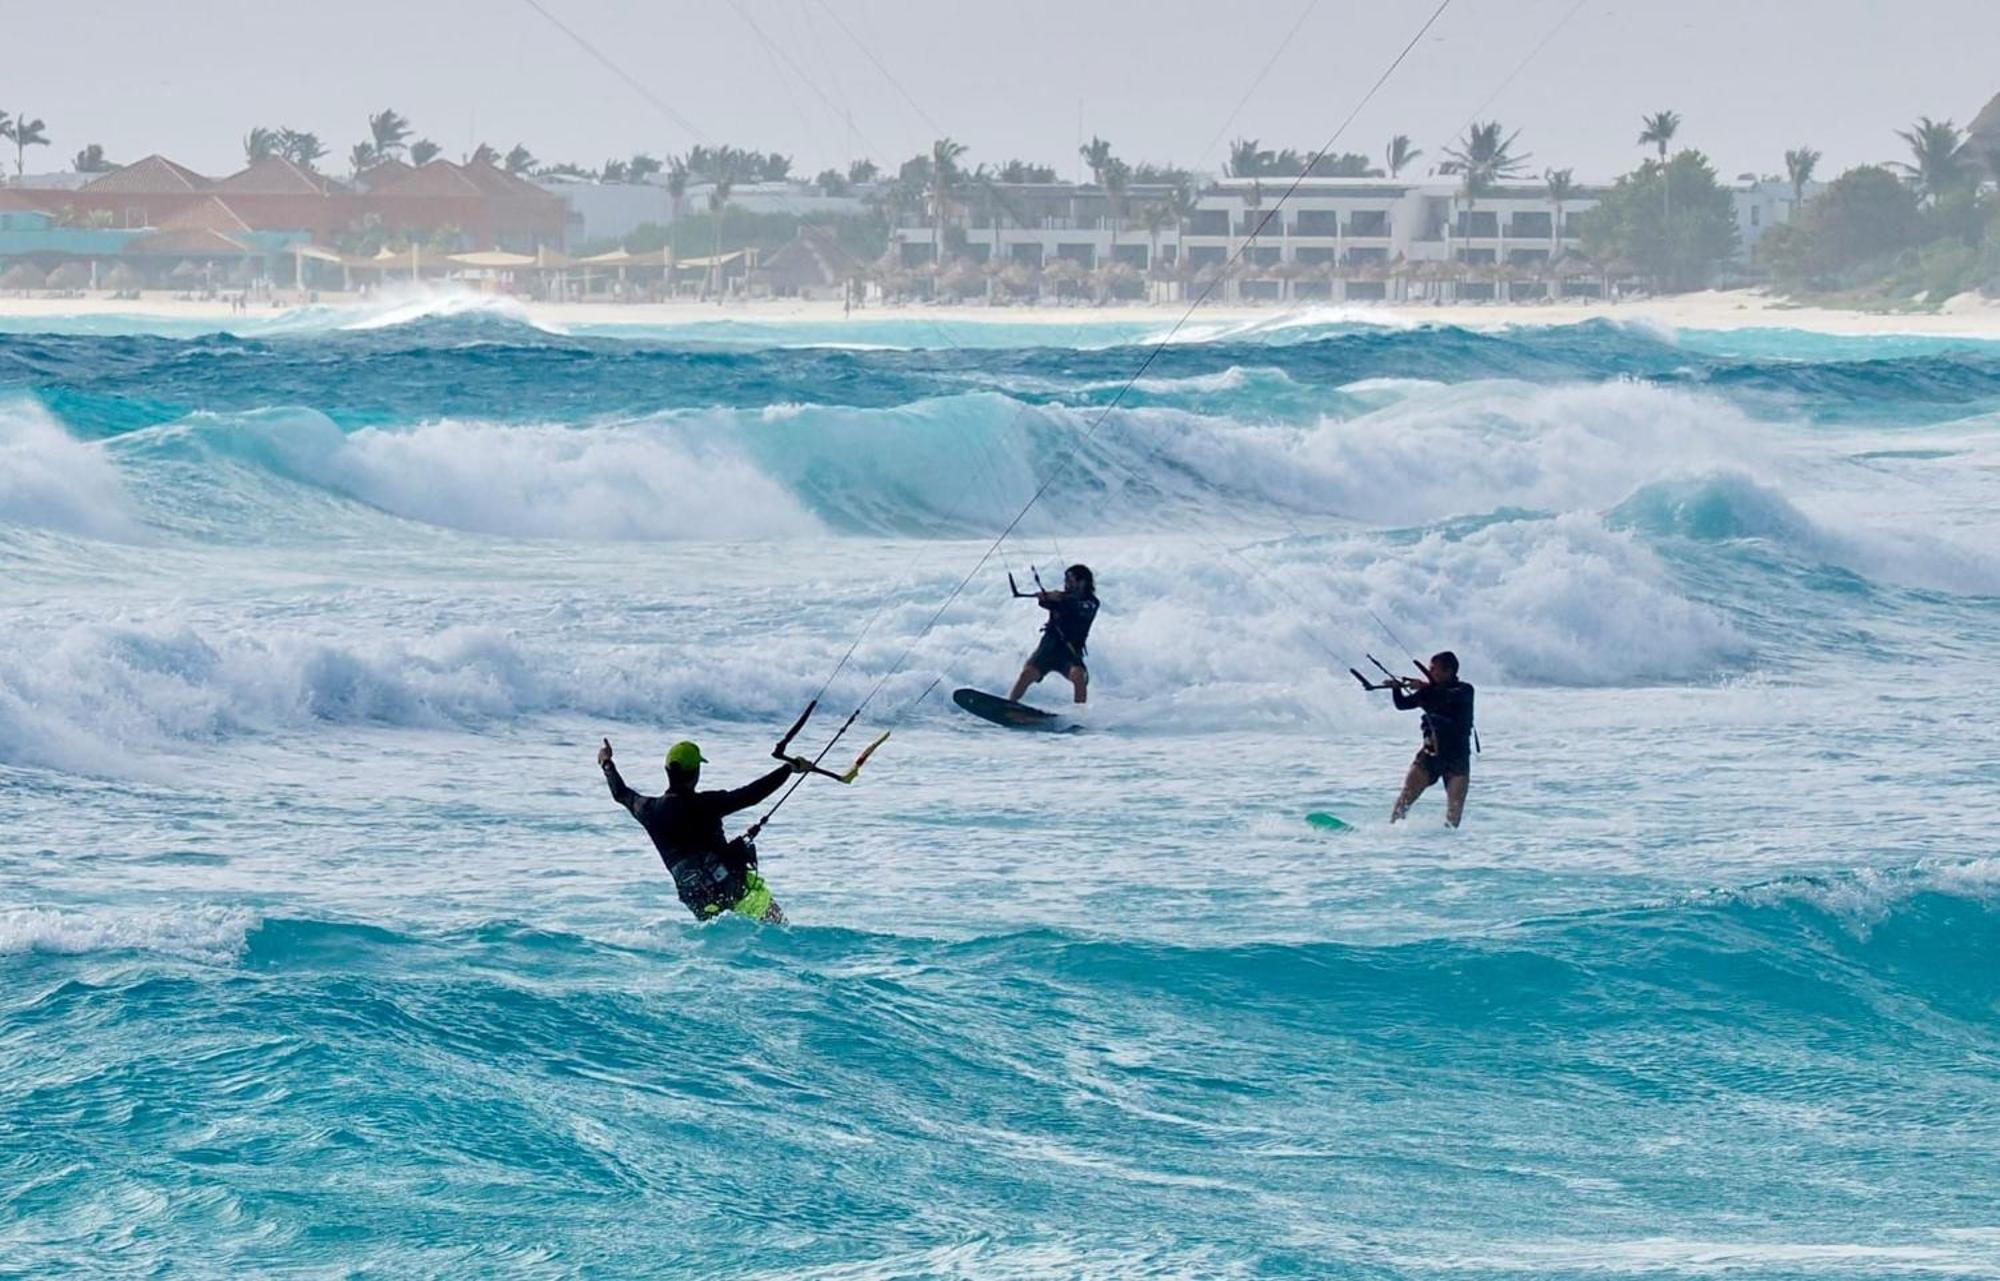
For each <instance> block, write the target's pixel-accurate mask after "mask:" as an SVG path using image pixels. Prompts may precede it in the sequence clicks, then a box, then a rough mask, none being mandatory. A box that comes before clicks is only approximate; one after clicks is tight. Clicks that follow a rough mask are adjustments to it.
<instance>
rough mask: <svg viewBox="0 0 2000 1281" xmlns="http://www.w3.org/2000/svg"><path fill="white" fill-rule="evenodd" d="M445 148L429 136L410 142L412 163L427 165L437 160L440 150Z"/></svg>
mask: <svg viewBox="0 0 2000 1281" xmlns="http://www.w3.org/2000/svg"><path fill="white" fill-rule="evenodd" d="M443 150H444V148H443V147H440V146H438V145H437V144H436V143H435V142H432V141H431V140H430V139H429V138H419V139H417V140H416V141H415V142H413V143H411V144H410V163H411V164H413V165H418V166H423V165H427V164H429V163H430V162H431V161H433V160H436V159H437V158H438V152H440V151H443Z"/></svg>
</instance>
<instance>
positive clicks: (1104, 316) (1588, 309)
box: [0, 290, 2000, 339]
mask: <svg viewBox="0 0 2000 1281" xmlns="http://www.w3.org/2000/svg"><path fill="white" fill-rule="evenodd" d="M432 296H434V297H446V296H448V297H451V298H453V299H455V300H467V299H470V298H472V297H473V295H470V294H467V293H465V292H463V291H454V292H451V293H449V294H446V293H444V292H443V291H438V292H436V293H434V294H433V295H432ZM321 305H323V306H336V307H352V308H354V309H355V311H356V316H357V319H361V318H364V317H376V316H379V315H380V314H381V313H382V312H384V311H385V310H386V309H389V308H391V307H398V306H416V307H417V308H418V309H421V306H422V303H421V298H420V296H416V295H408V294H406V295H400V296H395V297H390V298H376V299H373V300H364V299H361V298H359V297H354V298H346V299H343V298H339V297H337V296H334V295H324V294H323V295H322V296H321ZM519 305H520V306H521V307H522V308H523V310H524V311H525V312H526V314H527V315H528V317H529V318H530V319H532V320H534V321H535V322H536V323H538V324H547V325H552V326H555V327H563V326H568V325H692V324H701V323H703V322H710V321H716V320H728V321H737V322H744V321H748V322H752V323H757V322H767V323H775V324H785V323H793V324H797V323H812V324H828V325H832V324H839V323H840V322H841V320H842V314H841V305H840V304H839V303H838V302H802V301H797V300H761V301H754V302H731V303H726V304H723V305H721V306H718V305H716V304H714V303H697V302H670V303H630V304H624V303H526V304H519ZM1184 310H1185V307H1184V306H1183V305H1182V304H1178V303H1162V304H1141V305H1133V304H1124V305H1117V306H1107V307H1091V306H1076V307H983V306H945V305H940V306H927V305H922V304H914V305H909V306H901V307H883V306H871V307H867V308H864V309H859V310H857V311H855V312H854V316H853V319H855V320H857V321H864V322H866V321H882V320H896V319H909V320H917V321H925V322H932V323H937V324H943V325H950V324H966V325H977V324H981V323H985V324H1015V325H1018V324H1051V325H1088V324H1098V323H1127V324H1137V325H1151V326H1157V327H1158V328H1159V329H1161V330H1164V329H1165V328H1167V327H1168V326H1170V325H1171V324H1173V323H1174V322H1175V321H1177V320H1179V319H1180V318H1181V315H1182V313H1183V311H1184ZM281 314H282V309H276V308H271V307H268V306H253V307H252V308H251V309H250V311H249V313H248V315H247V317H246V316H239V315H238V314H237V313H234V312H232V311H231V310H230V307H229V305H228V304H227V303H225V302H191V301H185V300H182V299H179V298H176V297H174V296H173V295H172V294H169V293H158V294H148V295H147V296H145V297H144V298H141V299H138V300H132V299H118V300H113V299H111V298H109V297H90V298H0V317H4V318H7V319H11V320H28V321H32V320H35V319H40V318H57V317H107V318H108V317H133V318H142V319H161V320H177V321H189V320H215V321H218V322H220V323H219V324H218V325H217V328H227V327H228V322H229V321H231V320H232V319H247V320H248V321H250V322H252V323H253V324H254V323H256V322H260V321H264V320H268V319H272V318H274V317H277V316H280V315H281ZM1287 315H1312V316H1320V317H1324V318H1325V319H1327V320H1352V321H1357V322H1363V323H1365V322H1371V321H1372V322H1378V323H1382V324H1390V325H1407V324H1439V325H1461V326H1465V327H1467V328H1475V329H1491V328H1500V327H1505V326H1509V325H1569V324H1576V323H1579V322H1581V321H1586V320H1594V319H1614V320H1618V321H1622V322H1628V323H1639V324H1657V325H1663V326H1666V327H1669V328H1673V329H1711V330H1713V329H1756V328H1767V329H1802V330H1808V331H1811V332H1814V333H1823V334H1913V335H1927V336H1934V337H1958V338H1987V339H2000V300H1995V299H1986V298H1980V297H1978V296H1976V295H1972V294H1962V295H1960V296H1959V297H1957V298H1954V299H1952V300H1950V301H1949V302H1947V303H1946V304H1944V306H1943V307H1941V308H1940V309H1939V310H1938V311H1936V312H1925V313H1900V312H1898V313H1887V312H1867V311H1847V310H1838V309H1834V308H1829V307H1801V306H1796V305H1793V304H1791V303H1788V302H1785V301H1783V300H1782V299H1776V298H1772V297H1769V296H1767V295H1765V294H1763V293H1762V292H1760V291H1757V290H1733V291H1716V290H1711V291H1708V292H1704V293H1694V294H1681V295H1677V296H1674V297H1668V298H1659V299H1650V300H1646V301H1641V302H1626V303H1615V304H1605V303H1588V304H1586V303H1558V304H1519V305H1493V304H1470V303H1468V304H1458V305H1452V306H1441V307H1439V306H1427V305H1421V304H1401V303H1349V304H1344V305H1334V304H1325V303H1320V304H1301V305H1300V306H1298V307H1295V308H1291V309H1287V308H1283V307H1278V306H1270V305H1267V306H1240V305H1238V306H1225V305H1221V304H1208V305H1204V306H1203V307H1202V308H1201V309H1200V310H1199V311H1198V312H1196V313H1195V315H1194V316H1193V317H1192V318H1191V319H1190V321H1189V324H1190V325H1194V326H1201V327H1208V326H1213V325H1217V324H1237V323H1257V322H1265V323H1269V322H1274V321H1277V320H1279V319H1281V318H1284V317H1286V316H1287Z"/></svg>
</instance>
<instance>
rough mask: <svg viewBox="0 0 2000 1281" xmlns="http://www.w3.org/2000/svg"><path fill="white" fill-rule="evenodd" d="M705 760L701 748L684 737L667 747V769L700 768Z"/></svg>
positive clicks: (706, 759)
mask: <svg viewBox="0 0 2000 1281" xmlns="http://www.w3.org/2000/svg"><path fill="white" fill-rule="evenodd" d="M707 761H708V758H707V757H706V756H703V755H702V754H701V749H700V748H699V747H696V746H695V745H694V744H693V743H692V742H690V741H688V740H687V739H685V738H684V739H682V740H681V741H680V742H678V743H675V744H674V745H673V746H672V747H669V748H668V749H667V768H668V769H688V770H692V769H700V768H701V767H702V766H703V765H704V764H706V763H707Z"/></svg>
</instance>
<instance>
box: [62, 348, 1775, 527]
mask: <svg viewBox="0 0 2000 1281" xmlns="http://www.w3.org/2000/svg"><path fill="white" fill-rule="evenodd" d="M1337 394H1338V395H1340V396H1342V397H1345V398H1346V409H1347V412H1345V413H1322V414H1321V415H1320V416H1317V417H1315V418H1313V419H1311V420H1310V421H1305V422H1270V421H1262V422H1260V421H1247V422H1246V421H1242V420H1240V419H1238V418H1236V417H1233V416H1230V415H1229V414H1228V413H1226V412H1196V411H1194V410H1191V409H1187V408H1175V407H1170V406H1164V405H1163V406H1145V405H1135V406H1131V407H1125V408H1119V409H1115V410H1112V409H1108V408H1105V407H1093V406H1088V405H1069V404H1064V403H1061V402H1046V403H1044V402H1034V401H1022V400H1019V399H1016V398H1013V397H1011V396H1007V395H1003V394H1001V393H998V392H992V391H986V392H969V393H960V394H956V395H950V396H943V397H936V398H930V399H922V400H917V401H913V402H910V403H908V404H904V405H899V406H894V407H883V408H878V407H856V406H845V405H830V404H824V403H818V402H793V403H784V402H776V403H770V404H766V405H762V406H759V407H756V408H754V409H690V410H673V411H666V412H663V413H659V414H654V415H648V416H645V417H641V418H636V419H613V420H606V421H596V422H591V423H587V424H581V425H573V426H572V425H558V424H533V423H507V422H504V421H484V420H461V419H453V418H441V419H435V420H431V421H426V422H422V423H419V424H416V425H412V426H405V427H388V426H380V427H376V426H366V427H360V428H356V429H343V428H342V427H341V425H339V424H338V423H336V422H335V421H333V420H332V419H330V418H328V417H326V416H325V415H322V414H319V413H316V412H314V411H310V410H304V409H293V410H269V411H257V412H251V413H244V414H210V413H202V414H197V415H193V416H191V417H189V418H186V419H184V420H181V421H179V422H175V423H169V424H165V425H161V426H154V427H147V428H143V429H141V430H136V431H128V432H126V433H124V434H123V435H120V436H118V437H116V438H114V439H113V440H112V441H111V442H110V443H109V445H108V449H109V450H110V455H111V457H112V458H113V459H115V460H116V461H117V462H118V464H120V465H121V466H123V467H125V468H126V469H128V471H130V472H132V473H133V475H134V478H135V482H134V483H135V484H139V483H140V478H142V477H144V476H145V474H146V469H147V468H149V467H154V468H173V469H176V470H175V472H174V483H173V484H172V485H145V486H144V487H145V488H147V489H148V490H149V491H151V492H153V493H155V494H157V495H159V496H160V497H161V500H162V501H166V500H171V501H172V502H174V503H176V504H178V505H179V507H180V508H181V509H183V510H185V511H186V512H187V514H188V515H190V517H192V518H195V519H198V516H199V513H198V512H195V511H193V510H192V507H191V505H192V503H193V502H194V500H195V499H196V498H197V497H199V496H200V495H201V494H202V487H203V486H204V485H208V486H210V487H211V489H213V490H214V491H215V492H212V493H209V494H208V495H207V497H208V498H209V499H210V500H212V501H213V502H214V503H215V504H216V505H217V507H218V510H221V509H223V508H233V509H236V510H231V511H230V512H229V515H228V519H227V520H226V521H223V522H220V523H223V524H226V525H227V526H228V527H229V528H230V529H232V530H241V528H242V526H243V523H244V522H243V519H242V516H241V510H240V509H242V508H243V506H244V501H245V498H244V493H243V491H242V489H241V488H240V487H239V488H237V489H234V490H230V489H229V488H228V486H227V485H226V484H224V482H223V480H222V478H212V477H204V476H202V475H200V474H199V473H198V472H195V473H190V472H189V471H188V468H189V466H190V464H192V463H210V464H215V465H218V466H220V465H223V464H227V465H231V466H234V467H237V468H243V469H248V471H249V472H250V473H253V474H252V475H250V476H248V478H247V479H248V481H249V483H251V484H252V485H253V487H254V483H255V480H256V476H255V475H254V473H261V474H262V475H264V476H266V477H276V478H279V479H282V480H284V481H286V482H289V483H292V484H302V485H306V486H309V487H312V488H314V489H317V490H320V491H322V492H328V493H333V494H337V495H340V496H342V497H345V498H347V499H351V500H355V501H358V502H360V503H363V504H366V505H368V506H369V507H372V508H376V509H379V510H381V511H384V512H388V513H391V514H393V515H396V516H399V517H403V518H405V519H409V520H414V521H420V522H423V523H426V524H433V525H440V526H444V527H448V528H453V529H462V530H469V531H474V532H479V533H487V534H501V535H508V536H518V537H534V538H544V537H557V538H575V539H586V540H589V539H609V540H624V539H681V538H702V539H709V540H717V541H733V540H742V539H758V538H767V537H801V536H810V535H812V534H815V533H819V532H823V531H825V530H832V531H837V532H848V533H868V534H893V535H904V536H924V537H929V536H947V537H949V536H977V535H979V534H982V533H985V532H988V531H991V530H993V529H996V528H999V527H1002V526H1004V525H1006V524H1007V523H1008V521H1009V520H1011V519H1012V517H1013V516H1014V514H1015V513H1016V512H1018V511H1019V510H1020V509H1021V508H1022V506H1023V505H1025V504H1026V503H1027V502H1028V500H1029V499H1030V498H1031V497H1036V496H1039V497H1038V498H1037V502H1036V506H1035V510H1034V511H1033V512H1032V513H1031V521H1032V522H1033V525H1034V527H1041V526H1046V527H1050V528H1062V529H1065V530H1074V531H1077V532H1093V531H1100V532H1101V531H1112V530H1120V529H1133V530H1145V529H1161V528H1172V527H1176V526H1186V525H1188V524H1189V523H1193V524H1197V525H1204V526H1213V525H1220V524H1227V523H1231V522H1236V523H1246V522H1247V523H1249V524H1251V525H1255V524H1256V523H1257V522H1258V521H1260V520H1262V521H1267V522H1268V521H1270V520H1272V519H1276V520H1280V521H1282V520H1285V519H1289V518H1290V517H1292V516H1297V515H1311V516H1332V517H1341V518H1346V519H1352V520H1359V521H1364V522H1368V523H1373V524H1380V525H1389V526H1410V525H1422V524H1426V523H1430V522H1435V521H1440V520H1444V519H1448V518H1452V517H1457V516H1463V515H1467V514H1471V513H1478V512H1484V511H1491V510H1494V509H1496V508H1503V507H1519V508H1528V509H1535V510H1544V511H1555V512H1564V511H1581V510H1601V509H1603V508H1607V507H1610V506H1612V505H1614V504H1616V503H1618V502H1620V501H1622V500H1623V499H1625V498H1626V497H1627V496H1628V495H1629V494H1631V493H1632V492H1633V491H1634V490H1635V489H1637V488H1639V487H1640V486H1642V485H1645V484H1647V483H1649V482H1652V481H1656V480H1660V479H1662V478H1665V477H1671V476H1673V475H1676V474H1680V473H1684V472H1689V471H1694V472H1700V471H1703V470H1715V469H1718V468H1722V467H1725V466H1741V465H1742V464H1743V463H1744V462H1745V460H1751V459H1755V458H1757V457H1758V456H1759V455H1760V454H1761V453H1766V452H1769V449H1770V445H1769V441H1770V432H1769V430H1768V429H1766V428H1763V427H1761V426H1759V425H1758V424H1755V423H1753V422H1751V421H1750V420H1749V419H1748V418H1746V417H1744V416H1743V415H1742V414H1741V413H1740V412H1738V411H1736V410H1734V409H1732V408H1731V407H1729V406H1728V405H1727V404H1725V403H1723V402H1720V401H1716V400H1714V399H1712V398H1707V397H1703V396H1699V395H1695V394H1691V393H1688V392H1683V391H1675V390H1668V389H1662V388H1657V387H1652V386H1648V385H1645V384H1640V383H1608V384H1601V385H1594V386H1591V385H1585V386H1557V387H1539V386H1535V385H1533V384H1526V383H1475V384H1457V385H1447V384H1435V383H1427V382H1421V381H1415V380H1404V381H1400V382H1394V383H1385V382H1379V381H1378V382H1374V383H1369V384H1364V385H1360V386H1358V387H1355V388H1354V389H1352V390H1349V391H1343V392H1340V393H1337ZM59 436H60V433H59V432H58V433H53V434H51V433H50V432H48V431H46V430H44V431H43V433H42V437H44V438H47V439H44V442H43V446H42V447H44V448H55V447H57V445H59V444H60V443H61V442H60V441H59V439H57V438H59ZM74 452H75V451H74V450H72V453H74ZM1774 465H1775V464H1774ZM97 470H98V472H103V471H104V470H105V469H104V468H102V467H101V466H100V467H99V468H98V469H97ZM90 474H93V475H94V474H96V473H90ZM239 478H241V477H239ZM292 501H295V498H294V497H293V496H292V495H289V494H279V495H274V496H272V497H271V499H270V503H269V505H270V506H271V507H272V508H273V509H274V511H276V510H278V509H282V508H283V507H284V506H285V504H287V503H289V502H292ZM72 510H76V505H75V504H72Z"/></svg>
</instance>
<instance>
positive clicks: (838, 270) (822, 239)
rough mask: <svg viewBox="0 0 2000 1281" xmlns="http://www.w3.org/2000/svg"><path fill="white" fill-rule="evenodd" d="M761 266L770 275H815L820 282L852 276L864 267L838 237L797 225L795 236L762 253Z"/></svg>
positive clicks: (831, 282) (830, 281) (840, 279)
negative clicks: (763, 255)
mask: <svg viewBox="0 0 2000 1281" xmlns="http://www.w3.org/2000/svg"><path fill="white" fill-rule="evenodd" d="M763 267H764V270H765V271H766V272H768V273H769V274H771V275H773V276H781V277H785V278H792V277H795V276H816V277H818V278H819V281H820V283H822V284H827V285H837V284H839V283H840V282H841V281H843V280H849V279H852V278H853V277H855V276H856V275H859V274H860V273H861V272H862V270H863V264H862V262H861V260H860V259H859V258H857V257H856V256H855V255H854V254H852V253H849V252H848V251H847V250H846V249H845V248H844V247H842V245H841V244H840V242H839V241H838V240H835V239H834V238H833V237H832V236H830V235H828V234H827V233H826V232H824V231H821V230H819V229H818V228H815V227H800V228H799V234H798V236H797V238H796V239H793V240H790V241H787V242H786V243H785V244H782V245H780V246H778V247H777V248H776V249H774V250H773V251H771V252H770V253H769V254H767V255H765V257H764V262H763Z"/></svg>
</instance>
